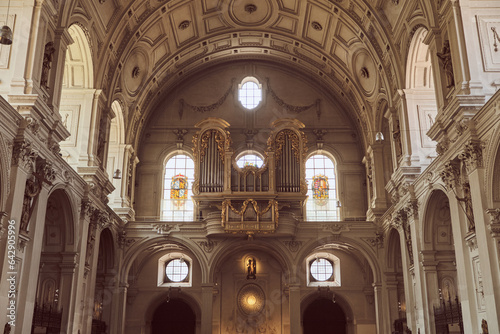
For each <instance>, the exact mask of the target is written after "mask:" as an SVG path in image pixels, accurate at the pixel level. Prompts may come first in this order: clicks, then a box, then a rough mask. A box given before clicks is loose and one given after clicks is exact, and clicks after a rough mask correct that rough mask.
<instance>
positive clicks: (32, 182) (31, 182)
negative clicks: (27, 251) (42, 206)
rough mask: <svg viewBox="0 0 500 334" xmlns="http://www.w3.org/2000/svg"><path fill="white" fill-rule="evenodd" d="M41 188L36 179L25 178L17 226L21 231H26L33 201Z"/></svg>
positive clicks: (33, 204)
mask: <svg viewBox="0 0 500 334" xmlns="http://www.w3.org/2000/svg"><path fill="white" fill-rule="evenodd" d="M41 190H42V186H41V184H40V182H39V181H38V180H37V179H33V178H29V179H27V180H26V188H24V199H23V209H22V213H21V226H20V227H19V228H20V230H21V231H25V232H27V231H28V224H29V222H30V218H31V215H32V214H33V210H34V208H35V201H36V199H37V198H38V194H40V191H41Z"/></svg>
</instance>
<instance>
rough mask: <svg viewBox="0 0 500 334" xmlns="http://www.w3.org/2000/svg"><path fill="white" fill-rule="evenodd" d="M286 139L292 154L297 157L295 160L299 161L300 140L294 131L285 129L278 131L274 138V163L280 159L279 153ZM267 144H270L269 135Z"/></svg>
mask: <svg viewBox="0 0 500 334" xmlns="http://www.w3.org/2000/svg"><path fill="white" fill-rule="evenodd" d="M286 139H288V140H289V141H290V143H291V145H292V150H293V155H294V156H295V158H296V159H297V162H298V163H300V140H299V136H298V135H297V133H295V131H293V130H289V129H285V130H282V131H280V132H279V133H278V134H277V135H276V137H275V138H274V147H275V158H276V164H277V163H278V162H279V161H280V159H281V153H282V152H283V146H284V144H285V140H286ZM268 146H273V145H272V138H271V137H269V140H268Z"/></svg>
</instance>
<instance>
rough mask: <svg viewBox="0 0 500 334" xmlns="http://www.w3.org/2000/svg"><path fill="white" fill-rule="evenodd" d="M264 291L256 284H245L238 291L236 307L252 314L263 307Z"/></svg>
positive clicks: (260, 310)
mask: <svg viewBox="0 0 500 334" xmlns="http://www.w3.org/2000/svg"><path fill="white" fill-rule="evenodd" d="M264 301H265V297H264V291H262V288H261V287H260V286H258V285H257V284H253V283H250V284H246V285H245V286H243V287H242V288H241V289H240V292H238V307H239V309H240V311H241V312H243V313H244V314H246V315H254V314H258V313H260V312H262V310H263V309H264Z"/></svg>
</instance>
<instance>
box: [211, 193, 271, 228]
mask: <svg viewBox="0 0 500 334" xmlns="http://www.w3.org/2000/svg"><path fill="white" fill-rule="evenodd" d="M249 205H251V207H252V208H253V210H254V211H255V213H256V214H257V219H259V218H260V217H262V216H263V215H265V214H266V213H267V212H269V210H270V209H271V208H273V211H274V214H275V221H276V223H278V201H276V200H274V199H271V200H269V202H268V205H267V206H266V207H265V208H264V209H263V210H261V209H260V207H259V204H258V203H257V201H256V200H254V199H247V200H245V201H244V202H243V204H242V205H241V207H240V209H239V210H238V209H236V208H235V207H234V206H233V204H232V203H231V200H229V199H226V200H224V201H222V212H221V221H222V226H224V224H225V223H226V222H227V211H228V209H230V210H231V211H232V212H234V213H236V214H237V215H239V216H241V219H242V220H243V218H244V215H245V213H246V211H247V209H248V208H249Z"/></svg>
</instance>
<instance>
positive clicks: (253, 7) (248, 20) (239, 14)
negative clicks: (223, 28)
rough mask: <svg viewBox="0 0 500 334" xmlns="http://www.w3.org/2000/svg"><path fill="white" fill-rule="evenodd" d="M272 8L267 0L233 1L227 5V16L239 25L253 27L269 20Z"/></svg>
mask: <svg viewBox="0 0 500 334" xmlns="http://www.w3.org/2000/svg"><path fill="white" fill-rule="evenodd" d="M271 14H272V6H271V3H270V1H269V0H233V1H232V2H231V4H230V5H229V16H230V17H231V19H232V20H233V21H234V22H236V23H237V24H240V25H245V26H255V25H260V24H263V23H265V22H267V21H268V20H269V18H270V17H271Z"/></svg>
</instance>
